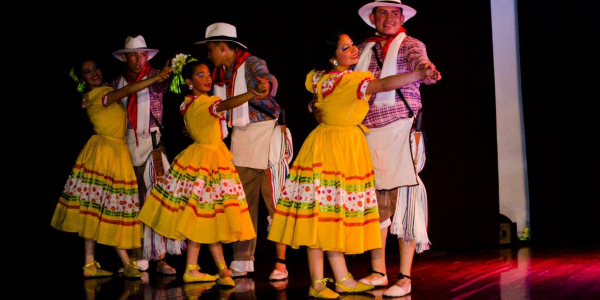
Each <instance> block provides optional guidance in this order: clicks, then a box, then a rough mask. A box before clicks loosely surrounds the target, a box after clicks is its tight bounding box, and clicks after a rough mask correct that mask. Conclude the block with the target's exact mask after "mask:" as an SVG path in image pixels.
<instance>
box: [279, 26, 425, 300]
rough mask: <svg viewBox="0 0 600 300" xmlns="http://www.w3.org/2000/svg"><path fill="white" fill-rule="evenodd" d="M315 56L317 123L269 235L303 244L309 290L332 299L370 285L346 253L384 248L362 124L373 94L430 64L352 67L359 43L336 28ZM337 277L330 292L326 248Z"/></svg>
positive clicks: (309, 81)
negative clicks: (403, 69) (383, 69)
mask: <svg viewBox="0 0 600 300" xmlns="http://www.w3.org/2000/svg"><path fill="white" fill-rule="evenodd" d="M318 50H319V52H318V54H317V56H316V57H315V59H316V60H315V62H316V64H317V68H316V69H315V70H313V71H311V72H310V73H309V74H308V75H307V77H306V82H305V85H306V89H307V90H308V91H309V92H311V93H313V94H315V96H316V101H315V106H316V107H317V108H318V110H319V112H320V114H321V118H320V124H319V126H317V128H315V129H314V130H313V131H312V132H311V133H310V134H309V135H308V137H307V138H306V140H305V141H304V143H303V145H302V147H301V149H300V152H299V154H298V157H297V158H296V160H295V161H294V164H293V165H292V168H291V170H290V174H289V175H288V178H287V179H286V183H285V186H284V189H283V190H282V193H281V195H280V197H279V202H278V203H277V208H276V212H275V218H274V219H273V223H272V225H271V231H270V232H269V237H268V239H269V240H272V241H275V242H281V243H285V244H288V245H290V246H291V247H292V248H296V249H297V248H299V247H300V246H307V248H308V260H309V269H310V275H311V280H312V284H311V286H310V288H309V296H311V297H314V298H324V299H337V298H338V297H339V294H338V293H359V292H364V291H367V290H370V289H373V288H374V286H373V285H370V284H365V283H362V282H358V281H356V280H354V278H353V277H352V275H351V274H350V273H349V272H348V269H347V267H346V262H345V258H344V254H357V253H363V252H364V251H367V250H371V249H375V248H380V247H381V234H380V229H379V225H380V224H379V213H378V209H377V199H376V196H375V185H374V178H373V175H374V170H373V163H372V161H371V154H370V152H369V148H368V146H367V141H366V138H365V136H364V132H368V129H367V128H366V127H364V126H362V125H361V122H362V120H363V119H364V117H365V116H366V114H367V112H368V110H369V102H368V100H369V98H370V96H371V94H374V93H377V92H383V91H389V90H395V89H396V88H400V87H401V86H403V85H406V84H408V83H411V82H413V81H417V80H420V79H422V78H424V77H425V76H430V75H433V74H434V72H435V71H432V70H418V71H414V72H412V73H406V74H400V75H394V76H390V77H387V78H385V79H375V78H374V77H373V74H372V73H371V72H361V71H356V72H353V71H352V70H350V69H349V67H350V66H352V65H354V64H356V63H357V62H358V49H357V47H356V46H355V45H354V44H353V42H352V40H351V39H350V37H349V36H348V35H346V34H343V33H334V34H331V35H329V36H327V38H326V39H325V41H324V43H323V45H322V46H321V48H319V49H318ZM324 251H327V258H328V260H329V263H330V264H331V268H332V270H333V273H334V277H335V279H336V282H335V286H336V288H335V290H336V291H335V292H334V291H333V290H331V289H329V288H327V286H326V283H327V281H332V280H331V279H329V278H323V253H324Z"/></svg>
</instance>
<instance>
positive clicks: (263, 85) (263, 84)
mask: <svg viewBox="0 0 600 300" xmlns="http://www.w3.org/2000/svg"><path fill="white" fill-rule="evenodd" d="M256 79H258V81H260V83H259V84H258V85H257V86H256V89H254V90H250V91H251V92H252V93H254V95H256V97H257V98H262V97H265V96H267V95H269V81H268V80H266V79H264V78H260V77H257V78H256Z"/></svg>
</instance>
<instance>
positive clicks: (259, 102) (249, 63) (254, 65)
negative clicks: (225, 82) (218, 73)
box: [225, 55, 281, 123]
mask: <svg viewBox="0 0 600 300" xmlns="http://www.w3.org/2000/svg"><path fill="white" fill-rule="evenodd" d="M232 74H233V70H229V72H227V73H226V74H225V79H229V78H231V75H232ZM257 77H260V78H264V79H266V80H268V81H269V84H270V86H271V89H270V91H269V95H268V96H266V97H264V98H252V100H250V101H249V103H252V104H255V105H256V106H260V107H262V108H264V109H265V110H266V111H268V112H270V113H272V114H273V115H274V116H275V117H276V118H278V117H279V111H280V110H281V109H280V108H279V104H277V101H275V94H277V79H276V78H275V76H273V75H272V74H271V73H269V69H268V68H267V63H266V62H265V61H264V60H262V59H260V58H258V57H256V56H252V55H250V56H249V57H248V58H247V59H246V86H247V87H248V90H250V89H256V86H257V85H258V84H259V83H260V81H258V79H257ZM232 96H233V95H229V94H228V95H227V97H228V98H229V97H232ZM228 113H229V111H228ZM248 114H249V117H250V123H257V122H262V121H267V120H271V118H270V117H269V116H267V115H265V114H263V113H261V112H259V111H258V110H256V109H254V108H253V107H252V106H248Z"/></svg>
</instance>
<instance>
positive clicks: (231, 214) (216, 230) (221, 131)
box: [139, 57, 268, 287]
mask: <svg viewBox="0 0 600 300" xmlns="http://www.w3.org/2000/svg"><path fill="white" fill-rule="evenodd" d="M185 61H186V62H187V64H185V66H184V67H183V69H182V71H181V76H182V78H183V79H184V80H185V84H186V85H187V86H188V87H189V89H190V93H191V94H190V95H187V96H185V98H184V101H183V103H182V104H181V114H182V115H183V118H184V121H185V124H186V128H187V131H188V132H189V134H190V136H191V138H192V139H193V140H194V143H193V144H191V145H190V146H188V147H187V148H186V149H185V150H183V151H182V152H181V153H180V154H178V155H177V156H176V157H175V159H174V160H173V163H172V164H171V168H170V169H169V171H168V174H165V179H164V181H162V182H161V181H159V182H158V184H157V185H156V186H155V187H154V188H153V190H152V192H151V193H150V196H149V197H148V198H147V199H146V203H145V204H144V206H143V207H142V210H141V211H140V216H139V219H140V220H141V221H142V222H144V224H146V225H147V226H149V227H150V228H152V229H154V230H155V231H156V232H157V233H158V234H160V235H163V236H165V237H168V238H172V239H180V240H183V239H187V257H186V265H187V266H186V271H185V273H184V274H183V281H184V282H186V283H187V282H208V281H215V280H216V281H217V284H219V285H222V286H229V287H233V286H235V283H234V281H233V279H232V278H231V276H230V274H229V269H228V268H227V265H226V264H225V258H224V256H223V249H222V245H221V243H230V242H234V241H244V240H250V239H253V238H255V237H256V232H255V231H254V226H253V225H252V220H251V219H250V215H249V213H248V204H247V203H246V196H245V194H244V190H243V187H242V184H241V181H240V178H239V175H238V173H237V171H236V169H235V167H234V166H233V163H232V162H231V159H232V155H231V153H230V152H229V150H228V149H227V146H226V145H225V143H223V138H224V137H225V135H226V134H227V131H226V130H227V129H226V127H225V126H226V124H225V119H224V114H225V112H224V111H225V110H229V109H233V108H235V107H237V106H239V105H242V104H244V103H245V102H247V101H249V100H250V99H252V98H254V97H256V96H262V93H265V92H266V90H267V88H266V84H268V83H267V82H266V81H264V82H262V83H261V84H259V85H258V86H257V89H256V91H255V90H250V91H248V92H246V93H244V94H241V95H239V96H236V97H232V98H229V99H227V100H226V101H223V100H222V99H221V98H219V97H217V96H209V95H208V92H210V90H211V87H212V78H211V75H210V71H209V69H208V66H207V65H206V64H204V63H200V62H198V61H197V60H195V59H193V58H191V57H188V58H186V59H185ZM178 75H179V74H177V75H176V76H178ZM257 91H258V92H257ZM200 244H209V245H208V247H209V249H210V253H211V255H212V257H213V260H214V261H215V264H216V265H217V267H218V269H219V275H218V277H217V276H215V275H209V274H205V273H202V272H200V267H199V266H198V254H199V252H200Z"/></svg>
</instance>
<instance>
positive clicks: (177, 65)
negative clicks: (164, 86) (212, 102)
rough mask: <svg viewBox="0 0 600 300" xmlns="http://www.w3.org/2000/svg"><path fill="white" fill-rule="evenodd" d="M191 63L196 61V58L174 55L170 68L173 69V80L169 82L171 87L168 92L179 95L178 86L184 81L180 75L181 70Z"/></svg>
mask: <svg viewBox="0 0 600 300" xmlns="http://www.w3.org/2000/svg"><path fill="white" fill-rule="evenodd" d="M192 61H198V60H197V59H196V58H194V57H192V56H191V55H189V54H183V53H179V54H177V55H175V57H174V58H173V59H172V60H171V68H172V69H173V75H174V76H173V80H172V81H171V86H170V87H169V90H170V91H171V92H173V93H175V94H181V89H180V88H179V86H180V85H182V84H185V80H184V79H183V76H182V75H181V70H182V69H183V66H185V65H186V64H188V63H189V62H192Z"/></svg>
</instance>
